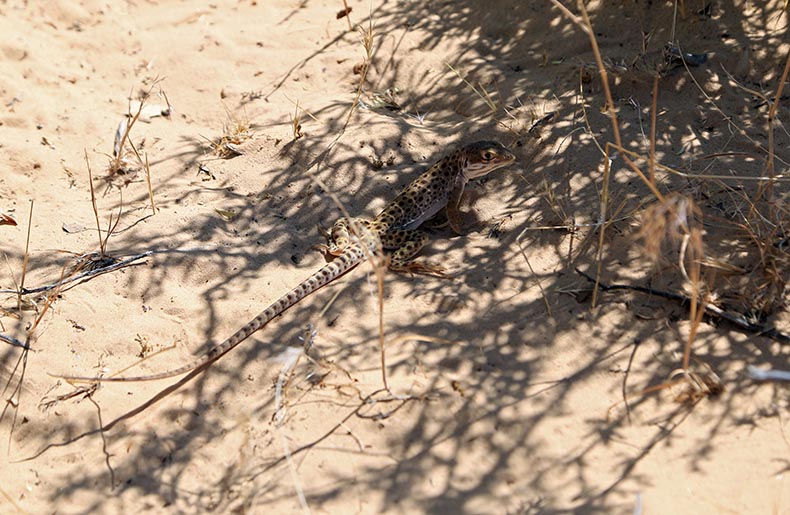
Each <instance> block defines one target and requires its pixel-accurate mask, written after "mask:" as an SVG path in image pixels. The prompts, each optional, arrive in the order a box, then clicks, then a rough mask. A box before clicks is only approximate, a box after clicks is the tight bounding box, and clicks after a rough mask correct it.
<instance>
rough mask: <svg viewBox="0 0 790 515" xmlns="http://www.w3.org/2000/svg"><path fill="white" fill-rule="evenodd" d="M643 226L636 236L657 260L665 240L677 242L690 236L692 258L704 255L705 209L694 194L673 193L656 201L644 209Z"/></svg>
mask: <svg viewBox="0 0 790 515" xmlns="http://www.w3.org/2000/svg"><path fill="white" fill-rule="evenodd" d="M641 218H642V228H641V229H640V230H639V233H638V234H637V238H638V239H640V240H641V241H642V246H643V248H644V250H645V253H646V254H647V256H648V257H649V258H650V259H651V260H652V261H653V262H654V263H657V262H658V261H660V258H661V249H662V247H663V245H664V243H665V242H667V243H669V244H671V245H676V244H677V243H678V242H680V241H682V240H684V239H688V240H689V242H688V246H689V249H688V250H689V251H690V252H689V257H690V258H691V259H692V261H697V262H698V260H699V259H701V258H702V256H703V251H702V224H701V222H700V220H701V218H702V212H701V211H700V209H699V207H698V206H697V205H696V204H695V203H694V201H693V200H691V198H689V197H687V196H685V195H681V194H678V193H673V194H671V195H668V196H667V197H666V198H665V199H664V201H663V202H656V203H655V204H653V205H652V206H650V207H648V208H647V209H645V210H644V211H643V212H642V217H641Z"/></svg>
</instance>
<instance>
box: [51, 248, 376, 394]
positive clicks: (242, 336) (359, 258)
mask: <svg viewBox="0 0 790 515" xmlns="http://www.w3.org/2000/svg"><path fill="white" fill-rule="evenodd" d="M366 258H367V255H366V249H364V248H363V247H362V245H361V244H359V243H356V242H355V243H351V244H350V245H349V246H348V247H346V248H345V249H344V250H343V252H342V253H341V254H340V255H338V256H336V257H335V259H334V260H332V261H331V262H329V263H327V264H326V265H324V266H323V267H321V269H320V270H318V271H317V272H315V273H314V274H313V275H311V276H310V277H308V278H307V279H305V280H304V281H302V282H301V283H299V285H298V286H296V287H295V288H294V289H292V290H291V291H289V292H288V293H286V294H285V295H283V296H282V297H280V298H279V299H277V300H276V301H274V302H273V303H272V304H270V305H269V307H267V308H266V309H264V310H263V311H261V312H260V313H259V314H258V316H256V317H255V318H253V319H252V320H250V321H249V322H247V323H246V324H245V325H244V327H242V328H241V329H239V330H238V331H236V332H235V333H233V334H232V335H231V336H230V337H228V339H226V340H225V341H223V342H222V343H220V344H217V345H216V346H214V347H212V348H211V349H209V350H208V351H207V352H206V353H205V354H203V355H202V356H200V357H199V358H197V359H195V360H194V361H192V362H191V363H188V364H186V365H184V366H181V367H178V368H174V369H173V370H169V371H167V372H161V373H159V374H151V375H147V376H133V377H123V376H121V377H77V376H60V377H62V378H63V379H69V380H74V381H91V382H93V381H99V382H121V381H155V380H157V379H167V378H169V377H175V376H180V375H181V374H185V373H187V372H191V371H193V370H197V369H199V368H205V367H207V366H208V365H210V364H211V363H213V362H214V361H216V360H218V359H219V358H221V357H222V356H223V355H225V354H226V353H227V352H229V351H230V350H231V349H233V348H234V347H236V346H237V345H238V344H240V343H241V342H243V341H244V340H246V339H247V338H249V336H250V335H251V334H252V333H254V332H256V331H258V330H260V329H262V328H263V327H264V326H265V325H266V324H268V323H269V322H270V321H271V320H272V319H273V318H274V317H276V316H277V315H279V314H280V313H282V312H284V311H285V310H286V309H288V308H290V307H291V306H293V305H294V304H296V303H297V302H299V301H300V300H302V299H303V298H305V297H307V296H308V295H310V294H311V293H313V292H314V291H316V290H318V289H319V288H321V287H322V286H324V285H326V284H327V283H330V282H332V281H333V280H334V279H336V278H338V277H340V276H341V275H343V274H345V273H346V272H348V271H349V270H351V269H352V268H354V267H355V266H357V265H358V264H360V263H362V262H363V261H365V259H366Z"/></svg>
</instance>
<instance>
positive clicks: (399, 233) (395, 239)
mask: <svg viewBox="0 0 790 515" xmlns="http://www.w3.org/2000/svg"><path fill="white" fill-rule="evenodd" d="M380 238H381V245H382V247H384V248H385V249H389V250H393V249H394V252H392V254H391V255H390V263H389V268H390V270H393V271H396V272H409V273H417V274H425V275H434V276H436V277H445V278H446V277H448V275H447V274H445V273H444V270H445V269H444V268H443V267H441V266H437V265H433V264H431V263H419V262H415V261H414V256H416V255H417V253H418V252H419V251H420V249H422V248H423V247H424V246H425V244H426V243H428V239H429V238H428V235H427V234H426V233H424V232H423V231H420V230H416V229H413V230H405V229H400V230H394V231H387V232H385V233H384V234H382V235H381V236H380Z"/></svg>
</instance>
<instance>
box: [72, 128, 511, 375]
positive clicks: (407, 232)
mask: <svg viewBox="0 0 790 515" xmlns="http://www.w3.org/2000/svg"><path fill="white" fill-rule="evenodd" d="M515 159H516V157H515V156H514V155H513V154H512V153H511V152H510V151H509V150H507V149H506V148H505V147H504V146H502V145H501V144H499V143H496V142H492V141H478V142H475V143H470V144H468V145H466V146H464V147H462V148H460V149H459V150H456V151H455V152H453V153H451V154H449V155H447V156H445V157H444V158H443V159H441V160H440V161H439V162H437V163H436V164H434V165H433V166H432V167H431V168H429V169H428V170H427V171H425V172H424V173H423V174H422V175H420V176H419V177H418V178H417V179H415V180H414V181H413V182H412V183H411V184H409V185H408V186H406V188H405V189H404V190H403V191H402V192H401V193H400V194H399V195H398V196H396V197H395V199H394V200H393V201H392V202H390V203H389V204H387V206H386V207H385V208H384V209H383V210H382V211H381V213H379V214H378V216H376V217H375V218H374V219H373V220H367V219H362V218H353V219H347V218H340V219H339V220H338V221H337V222H336V223H335V224H334V226H333V227H332V230H331V232H330V234H329V241H328V245H323V246H320V247H321V248H322V249H323V250H325V251H326V252H327V253H328V254H330V255H332V256H334V259H333V260H332V261H330V262H329V263H327V264H326V265H324V266H323V267H322V268H321V269H320V270H318V271H317V272H315V273H314V274H313V275H311V276H310V277H308V278H307V279H306V280H304V281H302V282H301V283H299V284H298V285H297V286H296V287H295V288H293V289H292V290H291V291H289V292H288V293H286V294H285V295H283V296H282V297H280V298H279V299H277V300H276V301H274V303H273V304H271V305H270V306H269V307H267V308H266V309H265V310H263V311H262V312H261V313H260V314H259V315H258V316H256V317H255V318H253V319H252V320H250V321H249V322H247V324H245V325H244V327H242V328H241V329H239V330H238V331H236V332H235V333H233V335H231V336H230V337H229V338H228V339H226V340H225V341H223V342H222V343H219V344H217V345H215V346H214V347H212V348H211V349H209V350H208V351H206V352H205V353H204V354H203V355H202V356H200V357H198V358H196V359H195V360H194V361H192V362H191V363H188V364H186V365H183V366H181V367H178V368H175V369H172V370H169V371H166V372H161V373H158V374H151V375H146V376H134V377H124V376H120V377H101V378H89V377H75V376H64V377H65V378H66V379H71V380H81V381H116V382H117V381H153V380H156V379H166V378H169V377H175V376H179V375H182V374H185V373H187V372H191V371H193V370H198V369H203V368H205V367H207V366H208V365H210V364H211V363H213V362H214V361H216V360H217V359H219V358H220V357H221V356H223V355H224V354H226V353H227V352H229V351H230V350H231V349H233V348H234V347H236V346H237V345H238V344H240V343H241V342H243V341H244V340H246V339H247V338H248V337H249V336H250V335H251V334H252V333H254V332H256V331H258V330H260V329H261V328H263V327H264V326H265V325H266V324H268V323H269V322H270V321H271V320H272V319H273V318H275V317H276V316H277V315H279V314H280V313H282V312H284V311H285V310H286V309H288V308H290V307H291V306H293V305H294V304H296V303H297V302H299V301H300V300H302V299H303V298H304V297H306V296H307V295H309V294H311V293H313V292H314V291H316V290H318V289H319V288H321V287H322V286H324V285H326V284H328V283H330V282H332V281H333V280H335V279H337V278H338V277H340V276H341V275H343V274H345V273H346V272H348V271H349V270H351V269H352V268H354V267H356V266H357V265H359V264H360V263H362V262H364V261H365V260H366V259H367V258H368V256H369V255H371V254H372V253H375V252H377V251H378V250H379V249H381V248H383V249H387V250H393V252H392V254H391V257H390V261H389V268H390V269H392V270H395V271H408V272H417V273H425V274H434V275H443V274H442V269H441V268H439V267H436V266H433V265H429V264H425V263H418V262H414V261H413V258H414V256H415V255H416V254H417V253H418V252H419V251H420V249H421V248H422V247H423V246H424V245H425V244H426V243H427V241H428V235H427V234H426V233H425V232H423V231H421V230H419V229H418V227H419V226H420V225H422V224H423V222H425V221H427V220H429V219H431V218H433V217H434V216H435V215H436V214H438V213H439V211H441V210H442V209H443V208H446V212H447V219H448V222H449V225H450V227H451V228H452V230H453V231H455V232H456V233H459V234H460V232H461V229H460V211H459V209H458V207H459V203H460V200H461V194H462V193H463V191H464V186H466V183H467V182H469V180H471V179H474V178H477V177H481V176H483V175H486V174H488V173H490V172H492V171H494V170H496V169H498V168H501V167H503V166H507V165H509V164H510V163H512V162H514V161H515Z"/></svg>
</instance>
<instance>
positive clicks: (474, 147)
mask: <svg viewBox="0 0 790 515" xmlns="http://www.w3.org/2000/svg"><path fill="white" fill-rule="evenodd" d="M461 153H462V154H463V155H462V159H463V163H464V176H466V178H467V179H474V178H475V177H482V176H483V175H486V174H488V173H490V172H492V171H494V170H496V169H497V168H502V167H503V166H507V165H509V164H510V163H512V162H513V161H515V160H516V156H514V155H513V153H512V152H510V151H509V150H508V149H506V148H505V147H504V146H502V144H501V143H497V142H496V141H476V142H474V143H470V144H468V145H466V146H465V147H464V148H463V149H462V150H461Z"/></svg>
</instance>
